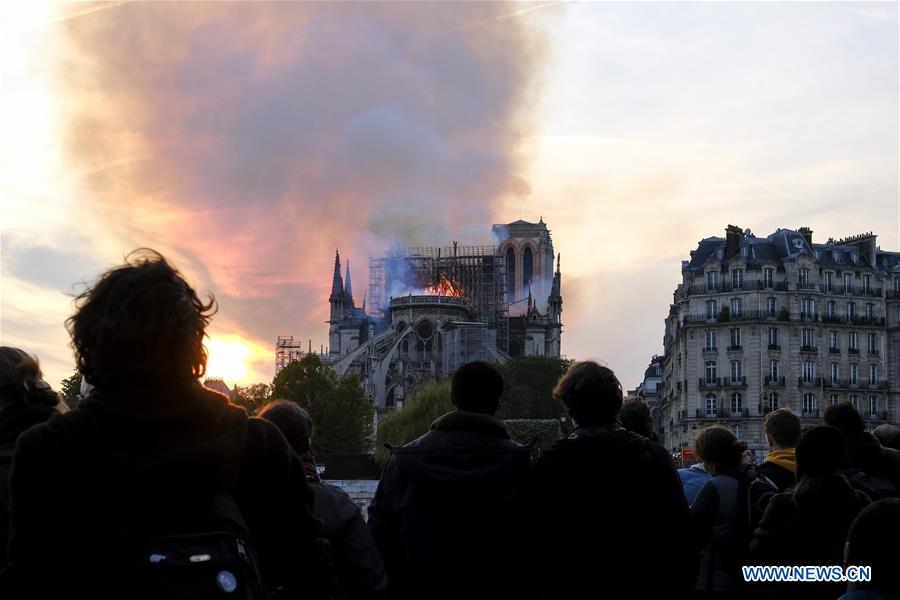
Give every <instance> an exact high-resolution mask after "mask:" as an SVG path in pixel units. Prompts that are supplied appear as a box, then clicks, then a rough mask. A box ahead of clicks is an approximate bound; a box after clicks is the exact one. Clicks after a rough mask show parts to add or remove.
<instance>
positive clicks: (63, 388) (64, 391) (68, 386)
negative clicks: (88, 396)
mask: <svg viewBox="0 0 900 600" xmlns="http://www.w3.org/2000/svg"><path fill="white" fill-rule="evenodd" d="M59 393H60V394H61V395H62V399H63V402H65V403H66V406H68V407H69V408H70V409H72V408H75V407H76V406H78V402H79V400H81V373H79V372H78V371H75V372H74V373H72V374H71V375H69V376H68V377H66V378H65V379H63V380H62V382H61V383H60V386H59Z"/></svg>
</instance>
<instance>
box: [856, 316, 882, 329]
mask: <svg viewBox="0 0 900 600" xmlns="http://www.w3.org/2000/svg"><path fill="white" fill-rule="evenodd" d="M850 323H851V324H852V325H863V326H866V327H884V317H866V316H854V317H850Z"/></svg>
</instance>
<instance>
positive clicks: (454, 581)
mask: <svg viewBox="0 0 900 600" xmlns="http://www.w3.org/2000/svg"><path fill="white" fill-rule="evenodd" d="M502 393H503V379H502V378H501V376H500V374H499V373H498V372H497V370H496V369H494V368H493V367H492V366H490V365H488V364H486V363H481V362H475V363H468V364H466V365H463V366H462V367H460V368H459V369H458V370H457V371H456V372H455V373H454V375H453V380H452V388H451V400H452V401H453V403H454V405H455V406H456V407H457V408H458V410H455V411H453V412H450V413H447V414H445V415H444V416H442V417H440V418H439V419H437V420H436V421H435V422H434V423H433V424H432V425H431V428H430V429H429V430H428V432H427V433H425V435H423V436H421V437H420V438H418V439H416V440H414V441H412V442H410V443H409V444H407V445H406V446H404V447H402V448H397V449H394V451H393V456H392V458H391V460H390V462H388V464H387V466H386V467H385V470H384V473H383V475H382V477H381V481H380V482H379V484H378V490H377V491H376V494H375V498H374V500H373V502H372V504H371V505H370V506H369V527H370V528H371V531H372V534H373V535H374V537H375V541H376V543H377V544H378V547H379V549H380V550H381V555H382V558H383V559H384V564H385V567H386V569H387V572H388V578H389V580H390V588H389V593H390V597H391V598H499V597H507V595H508V594H509V593H510V589H511V588H512V587H514V584H515V582H516V581H518V580H521V576H520V575H519V569H520V568H521V562H522V560H521V556H520V554H519V553H520V552H521V551H522V546H521V545H520V544H517V543H516V539H515V535H516V532H517V531H518V530H519V527H518V524H517V522H516V518H515V515H516V514H517V513H516V510H517V499H518V496H519V491H520V488H521V486H522V483H523V482H524V479H525V476H526V475H527V472H528V467H529V448H527V447H525V446H521V445H520V444H517V443H515V442H513V441H512V440H511V439H510V438H509V434H508V433H507V431H506V429H505V428H504V427H503V425H502V424H501V423H500V422H499V421H497V420H496V419H494V417H493V413H494V412H495V411H496V410H497V404H498V402H499V400H500V396H501V395H502Z"/></svg>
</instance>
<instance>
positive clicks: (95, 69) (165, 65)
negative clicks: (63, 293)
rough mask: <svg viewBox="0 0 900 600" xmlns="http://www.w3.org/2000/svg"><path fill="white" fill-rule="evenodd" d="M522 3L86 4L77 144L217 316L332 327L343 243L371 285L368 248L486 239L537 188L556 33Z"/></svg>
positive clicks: (75, 42) (315, 334)
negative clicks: (547, 42) (337, 255)
mask: <svg viewBox="0 0 900 600" xmlns="http://www.w3.org/2000/svg"><path fill="white" fill-rule="evenodd" d="M521 13H523V11H521V10H519V11H516V10H515V7H513V6H512V5H510V4H488V3H481V2H479V3H455V4H452V5H451V4H450V3H446V4H444V3H406V2H404V3H377V4H376V3H340V4H338V3H323V4H317V3H306V2H304V3H300V2H273V3H262V2H250V3H238V2H233V3H232V2H227V3H226V2H222V3H211V2H202V3H200V2H197V3H168V2H156V3H123V4H120V5H118V6H115V7H113V8H109V9H107V10H102V11H96V12H92V13H89V14H87V15H86V16H83V17H78V18H73V19H70V20H69V21H68V22H67V28H68V34H69V39H70V41H71V42H72V50H73V51H72V55H71V56H72V58H71V60H70V62H69V64H68V65H66V69H65V73H64V76H65V80H66V90H67V94H69V97H70V98H72V106H73V112H72V114H71V120H70V122H71V127H70V130H69V134H70V137H69V140H68V148H69V150H70V157H71V160H73V161H75V163H76V165H77V167H78V168H79V169H80V170H82V171H83V172H85V173H87V175H86V180H85V182H86V184H87V187H86V191H87V196H88V197H89V201H90V202H91V203H92V204H93V208H94V209H97V210H99V211H101V212H102V213H104V214H106V215H108V219H107V221H106V223H107V226H108V228H109V231H110V233H111V234H113V235H116V236H118V237H119V238H120V239H121V240H122V244H123V246H127V245H128V244H133V245H139V244H140V245H154V246H156V247H159V248H161V249H164V250H169V251H172V252H174V253H175V254H176V256H178V257H180V258H181V260H182V261H186V262H187V263H188V264H185V265H184V266H185V267H186V268H188V270H190V271H191V272H192V273H194V274H195V275H196V276H197V277H200V278H202V279H203V280H204V281H202V283H204V284H206V285H208V286H209V287H210V288H212V289H213V290H214V291H215V292H216V293H217V294H218V295H219V298H220V304H221V305H222V313H221V316H220V317H219V318H218V319H217V320H219V321H220V322H222V320H225V321H226V322H230V323H231V324H232V328H234V329H237V330H239V331H241V332H243V333H245V334H246V335H248V336H250V337H252V338H254V339H256V340H259V341H260V342H262V343H270V341H271V340H273V339H274V337H275V335H277V334H279V333H295V334H298V335H300V336H301V337H302V338H304V339H305V338H307V337H309V338H312V339H313V340H314V342H317V341H320V340H323V339H324V338H325V333H326V327H327V326H326V325H324V324H323V321H324V320H325V319H327V296H328V292H329V290H330V285H331V281H330V276H331V272H332V265H333V260H334V249H335V247H338V246H339V247H341V250H342V257H349V258H350V259H351V262H352V264H354V265H356V270H355V271H354V280H355V281H356V282H357V283H356V286H355V287H356V288H357V294H360V293H361V292H362V290H363V289H364V288H365V281H366V279H367V276H368V273H367V272H365V271H364V270H363V269H362V268H360V267H361V266H364V265H366V264H367V263H366V260H367V257H368V255H369V254H376V253H382V252H384V251H386V250H387V248H389V247H390V245H391V244H392V243H395V242H399V243H402V244H407V245H418V244H428V245H432V244H440V245H446V244H448V243H449V241H450V240H453V239H457V240H460V242H465V241H471V242H489V241H490V237H489V236H490V224H491V222H492V221H493V220H494V218H495V215H494V214H493V213H494V206H496V205H497V204H499V202H500V201H501V200H502V199H503V198H504V197H508V196H509V195H515V194H518V193H522V190H526V189H527V188H528V185H527V183H525V182H524V181H523V178H522V177H521V175H520V173H519V158H520V142H521V138H520V135H521V134H522V133H523V131H524V129H525V128H526V127H527V126H528V118H529V113H530V107H531V105H532V99H533V96H534V91H535V87H536V86H535V84H536V82H537V78H538V74H539V73H540V56H541V55H542V54H544V52H543V51H544V48H543V37H542V35H541V34H540V32H538V31H536V30H535V28H534V27H532V26H529V25H528V22H527V21H525V19H527V18H529V16H530V14H529V15H523V14H521ZM500 218H502V217H500ZM127 249H128V248H126V247H123V252H124V251H126V250H127ZM356 301H357V304H359V303H360V301H361V298H359V297H357V298H356ZM315 345H318V344H315Z"/></svg>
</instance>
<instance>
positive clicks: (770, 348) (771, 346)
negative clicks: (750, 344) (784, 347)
mask: <svg viewBox="0 0 900 600" xmlns="http://www.w3.org/2000/svg"><path fill="white" fill-rule="evenodd" d="M769 350H774V351H777V352H780V351H781V346H779V345H778V344H769Z"/></svg>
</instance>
